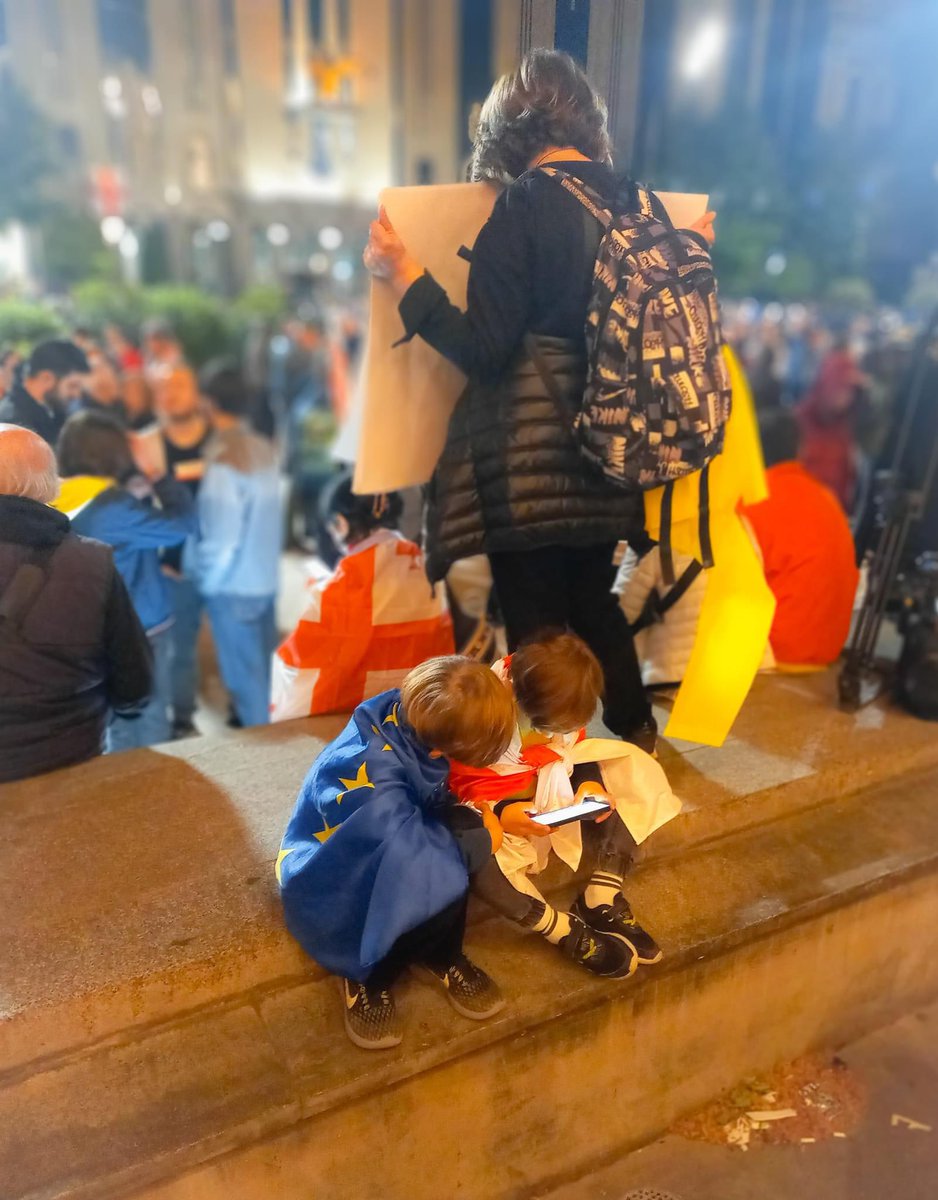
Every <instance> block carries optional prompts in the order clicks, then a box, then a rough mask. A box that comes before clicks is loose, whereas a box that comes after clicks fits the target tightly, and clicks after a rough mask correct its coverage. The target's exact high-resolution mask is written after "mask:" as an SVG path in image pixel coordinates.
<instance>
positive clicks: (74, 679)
mask: <svg viewBox="0 0 938 1200" xmlns="http://www.w3.org/2000/svg"><path fill="white" fill-rule="evenodd" d="M29 563H33V564H36V565H38V566H40V567H41V568H42V569H43V570H44V572H45V581H44V583H43V584H42V586H41V588H40V589H39V590H38V592H35V593H34V595H33V598H32V600H31V603H29V605H28V606H27V607H26V609H25V612H21V613H20V614H19V619H13V620H10V619H0V782H3V783H7V782H10V781H12V780H14V779H25V778H27V777H28V776H30V775H37V774H40V773H41V772H43V771H51V770H55V769H57V768H59V767H66V766H70V765H72V764H73V763H79V762H83V761H85V760H86V759H89V758H93V757H94V756H95V755H97V754H100V753H101V752H102V749H103V746H104V734H105V730H106V727H107V721H108V717H109V713H110V711H111V710H113V711H115V712H119V713H122V714H124V715H133V714H134V713H135V712H136V711H137V710H139V709H140V708H142V706H143V705H144V704H145V703H146V700H147V698H148V697H149V694H150V689H151V684H152V660H151V656H150V650H149V646H148V644H147V639H146V635H145V634H144V632H143V628H142V627H141V625H140V621H139V620H138V618H137V615H136V613H135V612H134V608H133V604H132V603H131V600H130V596H129V595H128V593H127V589H126V587H125V586H124V583H123V581H122V580H121V577H120V575H119V574H118V572H117V570H116V568H115V566H114V560H113V556H112V552H111V550H110V548H109V547H108V546H104V545H102V544H101V543H100V542H94V541H90V540H87V539H85V538H80V537H78V536H77V535H76V534H74V533H73V532H72V531H71V528H70V524H69V520H68V518H67V517H65V516H63V514H61V513H58V512H56V511H54V510H53V509H51V508H48V507H47V506H46V505H44V504H39V503H37V502H36V501H34V500H27V499H23V498H21V497H17V496H0V610H2V609H3V607H4V600H5V597H6V596H7V595H8V589H10V585H11V584H12V583H13V581H14V579H15V578H16V577H17V575H18V572H19V568H20V567H21V566H22V565H24V564H29ZM20 578H22V576H20Z"/></svg>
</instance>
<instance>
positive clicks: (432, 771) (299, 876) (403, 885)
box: [277, 690, 469, 981]
mask: <svg viewBox="0 0 938 1200" xmlns="http://www.w3.org/2000/svg"><path fill="white" fill-rule="evenodd" d="M400 699H401V697H400V692H399V691H396V690H395V691H390V692H383V693H382V694H381V695H380V696H375V697H374V698H373V699H371V700H366V701H365V702H364V704H360V705H359V706H358V708H357V709H356V710H355V712H354V713H353V714H352V718H351V720H350V721H349V723H348V725H347V726H346V727H345V729H344V730H343V732H342V733H341V734H340V735H339V736H338V737H337V738H336V740H335V741H334V742H332V743H331V744H330V745H329V746H327V747H326V749H325V750H324V751H323V753H322V754H321V755H320V757H319V758H318V759H317V760H316V761H315V762H314V763H313V765H312V767H311V768H310V771H309V774H308V775H307V776H306V779H305V780H304V782H303V786H302V788H301V789H300V794H299V796H298V797H297V801H296V807H295V808H294V810H293V816H292V817H291V818H290V823H289V825H288V826H287V831H286V833H285V834H284V838H283V843H282V844H281V847H280V853H279V855H278V856H277V881H278V883H279V884H280V893H281V897H282V899H283V907H284V912H285V915H286V921H287V928H288V929H289V930H290V932H291V933H292V934H293V936H294V937H295V938H296V940H297V941H298V942H299V943H300V945H301V946H302V947H303V949H304V950H305V951H306V952H307V953H308V954H309V955H311V956H312V957H313V958H314V959H316V961H317V962H318V963H320V964H321V965H322V966H323V967H325V968H326V969H327V970H329V971H332V972H334V973H335V974H337V975H344V976H347V977H348V978H350V979H355V980H359V981H364V980H366V979H367V978H368V976H369V974H370V973H371V971H372V970H373V969H374V967H375V966H376V965H377V964H378V963H379V962H381V960H382V959H383V958H385V957H386V955H387V954H388V952H389V951H390V949H391V947H392V946H393V945H394V943H395V942H396V941H397V939H398V938H399V937H400V936H401V935H402V934H404V933H408V932H409V931H410V930H412V929H415V928H416V927H417V926H418V925H422V924H423V923H424V922H425V921H428V920H429V919H430V918H431V917H435V916H436V915H437V914H438V913H440V912H442V911H443V909H444V908H446V907H447V906H448V905H450V904H452V903H454V902H455V901H456V900H458V899H459V898H460V897H461V896H463V895H465V893H466V890H467V888H468V886H469V880H468V876H467V873H466V868H465V865H464V863H463V859H462V857H461V855H460V853H459V849H458V847H457V845H456V842H455V840H454V838H453V836H452V834H451V833H450V831H449V828H448V827H447V825H446V824H445V822H444V821H443V820H442V819H441V818H442V815H443V811H444V809H445V808H446V807H448V806H449V805H451V804H452V803H453V800H452V798H451V797H450V795H449V792H448V789H447V787H446V779H447V775H448V774H449V764H448V763H447V761H446V759H445V758H431V757H430V748H428V747H425V746H423V745H422V744H421V743H420V742H419V741H418V740H417V737H416V735H415V734H414V732H413V730H412V729H410V728H409V726H408V725H407V723H406V721H405V720H404V718H403V715H402V713H401V704H400Z"/></svg>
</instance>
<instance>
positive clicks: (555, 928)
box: [531, 904, 570, 946]
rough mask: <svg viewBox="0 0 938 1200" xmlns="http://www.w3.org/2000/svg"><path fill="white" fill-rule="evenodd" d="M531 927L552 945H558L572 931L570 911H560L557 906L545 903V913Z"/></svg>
mask: <svg viewBox="0 0 938 1200" xmlns="http://www.w3.org/2000/svg"><path fill="white" fill-rule="evenodd" d="M531 928H532V929H533V930H534V932H535V933H539V934H540V935H541V937H544V938H547V940H548V941H549V942H550V943H552V945H554V946H556V945H557V943H558V942H559V941H561V940H562V939H563V938H565V937H566V936H567V934H568V933H569V932H570V916H569V913H565V912H558V911H557V909H556V908H551V906H550V905H549V904H545V905H544V915H543V916H542V917H541V919H540V920H539V921H538V922H537V924H536V925H532V926H531Z"/></svg>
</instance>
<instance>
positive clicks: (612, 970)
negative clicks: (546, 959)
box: [557, 912, 638, 979]
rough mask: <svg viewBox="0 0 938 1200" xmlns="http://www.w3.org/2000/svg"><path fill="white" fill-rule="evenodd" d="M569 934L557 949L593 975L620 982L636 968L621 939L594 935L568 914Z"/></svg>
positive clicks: (634, 957) (576, 917)
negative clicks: (619, 980)
mask: <svg viewBox="0 0 938 1200" xmlns="http://www.w3.org/2000/svg"><path fill="white" fill-rule="evenodd" d="M569 917H570V932H569V933H568V934H567V936H566V937H565V938H563V939H562V940H561V941H560V942H558V943H557V946H558V949H559V950H560V952H561V954H563V955H564V957H565V958H569V959H570V961H571V962H575V963H579V965H580V966H581V967H584V968H585V969H586V970H587V971H590V972H591V973H592V974H593V975H603V976H606V977H607V978H610V979H624V978H626V977H627V976H629V975H631V974H632V973H633V972H634V971H635V968H636V967H637V966H638V957H637V956H636V954H635V951H634V950H633V949H632V947H631V946H629V945H628V944H627V943H626V942H623V941H622V939H621V938H617V937H610V936H609V935H608V934H605V933H598V932H597V931H596V930H595V929H590V927H589V926H588V925H587V924H586V922H585V921H583V920H582V919H581V918H580V917H578V916H577V914H576V913H573V912H571V913H570V914H569Z"/></svg>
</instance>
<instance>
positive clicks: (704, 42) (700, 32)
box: [680, 17, 726, 83]
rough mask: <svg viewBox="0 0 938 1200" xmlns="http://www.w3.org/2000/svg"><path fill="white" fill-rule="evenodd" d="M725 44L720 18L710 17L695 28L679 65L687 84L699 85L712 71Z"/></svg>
mask: <svg viewBox="0 0 938 1200" xmlns="http://www.w3.org/2000/svg"><path fill="white" fill-rule="evenodd" d="M725 44H726V22H725V21H723V20H722V19H721V18H720V17H710V18H708V19H707V20H705V21H702V22H701V23H700V25H698V26H697V29H696V31H695V33H694V35H693V37H692V39H691V41H690V44H689V45H688V47H687V49H686V50H685V51H684V56H683V58H682V59H681V65H680V67H681V74H682V75H683V76H684V78H685V79H686V80H687V82H688V83H699V82H700V81H701V80H702V79H703V78H704V77H705V76H706V74H707V72H708V71H710V70H712V68H713V67H714V66H715V65H716V63H717V61H718V59H719V58H720V55H721V54H722V53H723V50H724V47H725Z"/></svg>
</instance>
